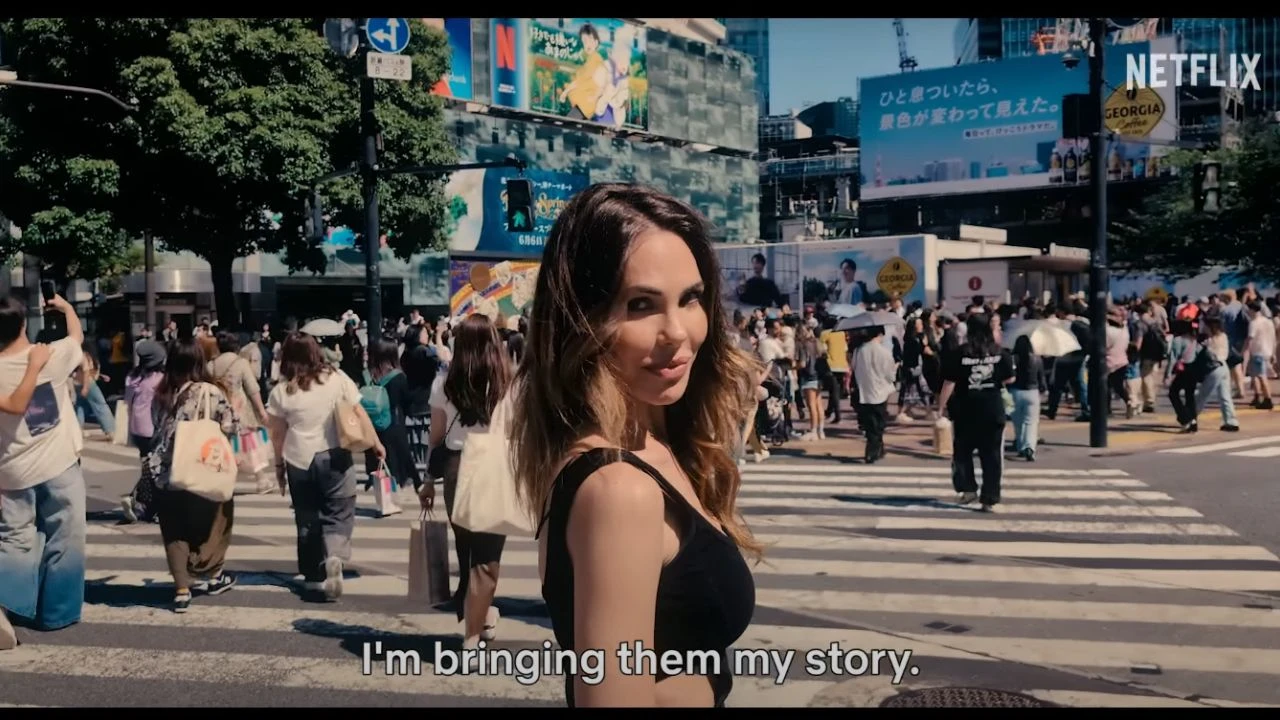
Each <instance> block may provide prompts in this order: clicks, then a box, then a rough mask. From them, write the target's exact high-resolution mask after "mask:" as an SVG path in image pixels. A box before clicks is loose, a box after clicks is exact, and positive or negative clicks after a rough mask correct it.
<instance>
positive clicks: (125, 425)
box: [111, 400, 129, 445]
mask: <svg viewBox="0 0 1280 720" xmlns="http://www.w3.org/2000/svg"><path fill="white" fill-rule="evenodd" d="M111 444H112V445H128V444H129V406H128V405H127V404H126V403H125V401H123V400H117V401H116V430H115V432H114V433H112V435H111Z"/></svg>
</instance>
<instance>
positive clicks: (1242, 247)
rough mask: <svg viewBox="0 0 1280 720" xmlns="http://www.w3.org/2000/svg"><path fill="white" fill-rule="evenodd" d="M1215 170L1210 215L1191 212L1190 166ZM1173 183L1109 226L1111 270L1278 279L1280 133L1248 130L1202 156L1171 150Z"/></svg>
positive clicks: (1258, 127)
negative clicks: (1214, 271)
mask: <svg viewBox="0 0 1280 720" xmlns="http://www.w3.org/2000/svg"><path fill="white" fill-rule="evenodd" d="M1205 159H1213V160H1216V161H1218V162H1220V163H1222V175H1221V179H1220V184H1221V202H1222V211H1221V212H1218V213H1212V214H1210V213H1205V212H1197V211H1196V209H1195V203H1194V196H1193V185H1194V182H1195V180H1194V178H1195V166H1196V164H1197V163H1199V162H1201V161H1202V160H1205ZM1169 162H1170V163H1171V164H1173V165H1174V166H1175V167H1177V168H1178V177H1177V179H1176V180H1174V181H1171V182H1169V183H1168V184H1166V185H1165V186H1164V187H1162V188H1160V189H1159V190H1158V191H1156V192H1154V193H1152V194H1151V195H1150V196H1148V197H1147V198H1146V199H1145V200H1144V202H1143V204H1142V207H1141V209H1140V210H1138V211H1135V212H1133V213H1130V214H1129V215H1127V216H1126V217H1122V218H1118V219H1116V220H1115V221H1113V222H1112V224H1111V229H1110V241H1111V257H1110V258H1109V259H1110V260H1111V261H1112V263H1113V264H1114V265H1117V266H1120V267H1127V268H1132V269H1134V270H1135V271H1138V270H1154V271H1159V272H1165V273H1167V274H1169V275H1171V276H1174V277H1185V276H1190V275H1195V274H1197V273H1200V272H1203V271H1204V270H1205V268H1207V267H1210V266H1214V265H1222V266H1226V267H1231V268H1236V269H1239V270H1240V271H1241V272H1243V273H1244V274H1246V275H1250V276H1253V277H1256V278H1258V279H1259V280H1280V253H1278V252H1276V250H1275V244H1274V238H1275V236H1276V231H1277V227H1276V222H1277V220H1276V218H1278V217H1280V215H1277V213H1280V199H1278V198H1277V196H1276V192H1275V189H1276V188H1277V187H1280V129H1278V128H1276V126H1272V125H1267V126H1262V125H1250V126H1248V127H1247V128H1246V129H1245V130H1244V132H1243V133H1242V136H1241V141H1240V143H1239V145H1238V146H1236V147H1234V148H1231V149H1217V150H1213V151H1210V152H1201V151H1177V152H1174V153H1172V154H1171V155H1170V156H1169Z"/></svg>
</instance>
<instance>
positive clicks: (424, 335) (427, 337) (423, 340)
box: [418, 325, 431, 345]
mask: <svg viewBox="0 0 1280 720" xmlns="http://www.w3.org/2000/svg"><path fill="white" fill-rule="evenodd" d="M418 344H419V345H430V344H431V333H430V332H429V331H428V330H427V326H426V325H423V326H422V328H421V329H419V330H418Z"/></svg>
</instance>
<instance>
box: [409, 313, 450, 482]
mask: <svg viewBox="0 0 1280 720" xmlns="http://www.w3.org/2000/svg"><path fill="white" fill-rule="evenodd" d="M430 340H431V331H430V330H429V329H428V328H427V326H425V325H411V326H409V329H407V330H405V332H404V337H403V338H402V342H403V345H404V350H403V352H401V354H400V369H401V370H403V371H404V378H405V396H406V405H405V418H404V422H405V429H406V431H407V433H408V438H409V448H410V450H412V451H413V462H414V465H415V466H416V467H417V468H419V469H425V468H426V465H427V428H428V426H430V425H431V385H432V383H434V382H435V380H436V375H437V374H439V372H440V356H439V355H438V354H437V353H436V349H435V348H434V347H432V346H431V342H430Z"/></svg>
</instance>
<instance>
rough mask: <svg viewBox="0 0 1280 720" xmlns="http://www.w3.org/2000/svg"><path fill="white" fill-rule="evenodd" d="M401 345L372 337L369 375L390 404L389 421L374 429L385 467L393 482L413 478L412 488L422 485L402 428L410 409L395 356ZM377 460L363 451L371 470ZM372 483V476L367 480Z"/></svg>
mask: <svg viewBox="0 0 1280 720" xmlns="http://www.w3.org/2000/svg"><path fill="white" fill-rule="evenodd" d="M399 350H400V348H398V347H397V346H396V343H395V342H394V341H392V340H386V339H381V340H374V341H372V342H370V343H369V375H370V376H371V377H372V380H373V382H374V383H376V384H378V385H381V386H382V387H383V388H385V389H386V391H387V400H388V401H389V403H390V405H391V424H390V425H388V426H387V427H386V428H384V429H382V430H377V431H376V432H377V434H378V440H380V441H381V442H382V445H383V447H385V448H386V449H387V460H386V462H387V470H389V471H390V472H391V477H393V478H395V479H396V482H397V483H399V484H401V485H405V484H407V482H412V483H413V487H414V489H415V490H417V489H420V488H421V487H422V477H421V476H420V475H419V474H418V467H417V465H416V464H415V463H414V458H413V451H412V450H411V449H410V447H409V434H408V431H407V430H406V429H405V424H404V420H405V415H406V412H407V411H408V409H409V404H410V397H409V381H408V379H406V378H405V374H404V372H403V371H402V370H401V369H400V363H399V362H398V358H397V357H396V355H397V353H398V352H399ZM378 464H379V460H378V458H377V457H375V456H374V454H373V453H368V454H366V455H365V470H366V471H368V472H369V473H370V474H372V473H374V472H375V471H377V469H378ZM369 482H370V484H372V482H373V481H372V480H370V481H369Z"/></svg>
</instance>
